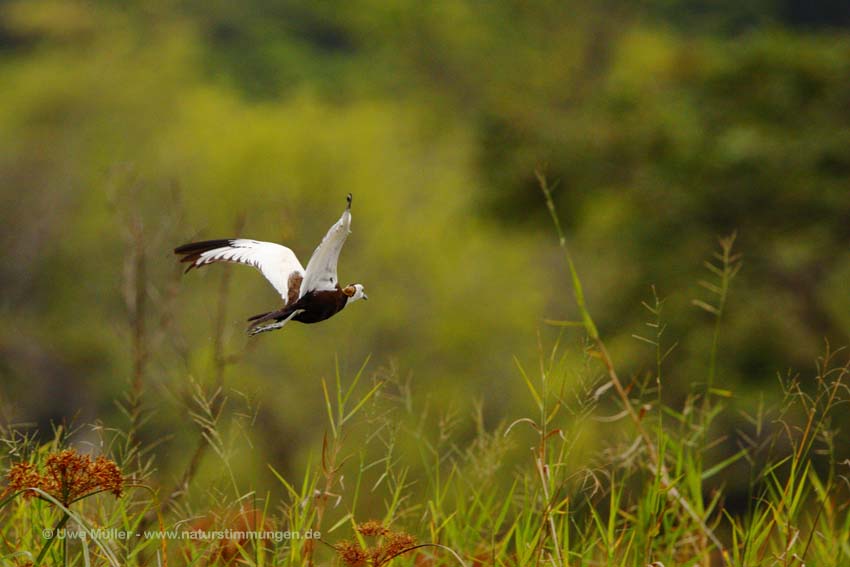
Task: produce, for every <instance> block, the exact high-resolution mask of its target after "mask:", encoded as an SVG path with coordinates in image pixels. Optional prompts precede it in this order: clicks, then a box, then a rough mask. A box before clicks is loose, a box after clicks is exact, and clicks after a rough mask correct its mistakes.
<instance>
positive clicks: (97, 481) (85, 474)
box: [8, 449, 124, 506]
mask: <svg viewBox="0 0 850 567" xmlns="http://www.w3.org/2000/svg"><path fill="white" fill-rule="evenodd" d="M8 479H9V490H26V492H25V495H26V496H30V497H31V496H38V493H37V492H35V491H34V490H27V489H32V488H38V489H41V490H43V491H44V492H46V493H48V494H50V495H51V496H52V497H54V498H55V499H57V500H59V501H60V502H61V503H62V505H64V506H68V505H69V504H71V503H72V502H74V501H76V500H79V499H80V498H82V497H84V496H87V495H89V494H92V493H94V492H101V491H109V492H111V493H112V494H114V495H115V496H121V491H122V489H123V487H124V478H123V477H122V476H121V470H120V469H119V468H118V465H116V464H115V461H112V460H110V459H107V458H106V457H104V456H102V455H101V456H99V457H98V458H97V459H94V460H92V458H91V457H90V456H89V455H81V454H80V453H78V452H77V451H76V450H74V449H65V450H64V451H60V452H59V453H51V454H50V455H48V457H47V459H46V460H45V463H44V468H43V470H41V471H39V470H38V468H37V467H36V466H35V465H33V464H31V463H16V464H14V465H12V468H11V469H10V470H9V475H8Z"/></svg>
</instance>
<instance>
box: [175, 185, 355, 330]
mask: <svg viewBox="0 0 850 567" xmlns="http://www.w3.org/2000/svg"><path fill="white" fill-rule="evenodd" d="M347 200H348V205H347V206H346V207H345V211H343V213H342V216H341V217H340V218H339V220H338V221H337V222H336V224H334V225H333V226H332V227H331V228H330V230H328V233H327V234H326V235H325V237H324V238H323V239H322V241H321V242H320V243H319V246H317V247H316V251H315V252H313V255H312V256H311V257H310V261H309V262H307V268H306V269H305V268H303V267H302V266H301V262H299V261H298V258H297V257H296V256H295V253H294V252H293V251H292V250H290V249H289V248H287V247H286V246H281V245H280V244H275V243H273V242H260V241H259V240H249V239H247V238H231V239H221V240H204V241H202V242H192V243H189V244H184V245H183V246H179V247H177V248H175V249H174V253H175V254H177V255H178V256H181V258H180V261H181V262H187V263H188V264H189V267H187V268H186V272H188V271H189V270H191V269H192V268H200V267H201V266H205V265H207V264H212V263H214V262H231V263H236V264H247V265H249V266H254V267H255V268H257V269H258V270H260V273H262V274H263V276H265V278H266V279H267V280H268V281H269V283H271V284H272V286H274V288H275V289H276V290H277V292H278V293H279V294H280V296H281V297H282V298H283V307H282V308H281V309H278V310H277V311H271V312H269V313H261V314H260V315H255V316H253V317H251V318H250V319H248V321H250V322H251V325H250V326H249V327H248V334H249V335H257V334H259V333H264V332H266V331H274V330H275V329H280V328H281V327H283V326H284V325H286V324H287V323H288V322H289V321H298V322H300V323H318V322H319V321H324V320H325V319H328V318H329V317H333V316H334V315H336V314H337V313H339V312H340V311H342V310H343V308H345V306H346V305H348V304H349V303H354V302H355V301H357V300H360V299H369V298H368V297H367V296H366V293H365V292H364V291H363V286H362V285H361V284H351V285H347V286H345V287H340V285H339V278H337V275H336V265H337V261H338V260H339V253H340V251H341V250H342V245H343V244H345V239H346V238H348V234H349V233H350V232H351V228H350V227H351V194H350V193H349V194H348V199H347Z"/></svg>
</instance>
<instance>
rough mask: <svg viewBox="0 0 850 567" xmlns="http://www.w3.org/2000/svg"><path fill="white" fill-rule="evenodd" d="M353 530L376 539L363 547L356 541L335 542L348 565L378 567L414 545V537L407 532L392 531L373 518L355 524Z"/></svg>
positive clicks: (343, 560)
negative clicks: (371, 543) (368, 545)
mask: <svg viewBox="0 0 850 567" xmlns="http://www.w3.org/2000/svg"><path fill="white" fill-rule="evenodd" d="M355 530H357V533H359V534H360V535H362V536H364V537H371V538H375V539H376V541H375V543H374V544H373V545H372V546H371V547H367V548H365V549H364V548H363V547H361V546H360V544H358V543H356V542H350V541H343V542H340V543H339V544H337V546H336V551H337V553H338V554H339V556H340V558H341V559H342V562H343V563H344V564H345V565H348V567H366V566H367V565H368V566H371V567H380V566H381V565H386V564H387V563H389V562H390V561H391V560H392V559H394V558H395V557H397V556H398V555H401V554H402V553H404V552H405V551H408V550H410V549H411V548H412V547H414V546H415V545H416V538H415V537H413V536H412V535H410V534H409V533H407V532H403V531H393V530H391V529H390V528H388V527H386V526H384V525H383V524H382V523H380V522H377V521H375V520H370V521H368V522H364V523H362V524H357V525H356V526H355Z"/></svg>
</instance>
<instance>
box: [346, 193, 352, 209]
mask: <svg viewBox="0 0 850 567" xmlns="http://www.w3.org/2000/svg"><path fill="white" fill-rule="evenodd" d="M345 200H346V201H347V202H348V206H346V207H345V208H346V209H350V208H351V193H349V194H348V197H346V198H345Z"/></svg>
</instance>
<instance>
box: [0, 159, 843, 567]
mask: <svg viewBox="0 0 850 567" xmlns="http://www.w3.org/2000/svg"><path fill="white" fill-rule="evenodd" d="M539 181H540V186H541V189H542V191H543V195H544V198H545V201H546V204H547V206H548V208H549V211H550V213H551V215H552V220H553V223H554V226H555V230H556V233H557V237H558V244H559V246H560V248H561V251H562V253H563V257H564V262H565V265H566V268H567V270H568V273H569V276H570V284H571V287H572V290H573V299H574V303H575V306H576V308H577V310H578V314H579V317H578V320H576V321H547V323H548V324H549V325H552V326H555V327H557V328H558V329H559V335H558V337H557V339H555V340H554V341H553V342H551V343H547V342H546V341H545V340H544V339H543V338H542V334H541V335H539V336H538V337H537V338H536V340H537V344H538V357H537V360H536V361H533V362H529V361H523V360H519V359H517V360H515V364H516V375H517V380H520V381H522V382H523V383H524V384H525V387H526V390H527V393H528V394H527V399H526V400H518V401H517V403H516V404H515V406H514V408H515V411H516V414H515V415H510V416H505V419H504V421H503V422H502V423H500V424H499V425H498V426H495V427H493V426H490V427H487V426H486V425H485V422H486V420H485V419H484V417H483V411H482V409H481V407H480V405H475V404H472V403H469V404H465V403H464V402H460V404H459V406H460V408H461V410H460V411H457V412H449V413H445V414H434V413H433V412H432V411H431V409H430V408H429V407H428V405H427V403H423V402H422V401H420V400H418V399H416V397H415V396H414V395H413V394H412V393H411V388H410V387H409V384H408V383H407V382H405V381H403V380H400V379H399V378H398V373H397V372H396V371H395V370H394V369H393V368H389V369H387V368H381V369H378V370H370V367H371V363H370V361H369V360H368V359H367V360H365V361H363V362H362V364H361V365H360V367H359V369H358V370H357V371H356V372H355V373H353V375H351V376H346V375H344V373H343V372H342V371H341V370H340V365H339V364H337V365H336V372H335V375H334V376H333V377H332V379H331V380H327V379H325V378H321V377H320V379H319V380H317V382H316V383H317V387H316V395H317V397H320V399H321V400H322V401H323V405H324V408H325V412H326V415H327V420H326V424H327V425H326V431H325V434H324V437H323V442H322V445H321V446H320V447H316V448H315V450H314V452H313V455H314V457H313V459H312V460H311V462H310V463H309V464H308V465H307V466H306V467H305V468H304V470H303V471H301V474H300V475H296V476H295V477H290V476H287V474H285V473H284V472H281V471H278V470H277V469H275V467H273V466H272V465H269V470H270V472H271V473H272V474H273V475H274V478H276V479H277V482H278V483H279V488H278V490H276V491H273V492H271V493H268V494H257V493H256V492H255V491H254V488H253V487H252V486H251V485H250V484H246V483H245V482H244V481H243V480H242V479H240V478H238V475H237V474H236V473H235V472H234V467H233V464H234V459H237V458H238V456H237V454H238V452H237V451H234V450H233V447H234V445H235V444H239V443H241V441H240V439H241V438H237V437H234V436H235V435H237V434H236V433H234V430H233V428H231V427H227V426H225V421H226V420H230V421H233V420H240V423H242V426H243V429H245V430H247V431H248V434H249V436H250V431H251V424H252V423H253V421H252V419H251V418H250V417H248V418H246V414H245V413H244V412H236V411H234V410H231V409H229V407H228V395H227V394H228V393H229V392H231V391H232V390H230V389H228V388H227V380H226V376H225V369H226V368H227V367H228V366H229V365H231V364H238V360H235V359H233V360H232V359H231V358H229V357H227V356H226V355H225V351H224V345H223V343H222V341H221V340H217V341H216V343H215V344H216V346H215V348H214V357H215V362H216V364H213V366H212V367H213V371H214V373H215V376H213V379H212V380H211V381H209V382H207V385H206V386H205V385H202V384H200V383H198V382H192V385H191V388H190V393H189V396H188V399H187V401H186V404H187V415H188V416H189V417H187V425H193V426H194V427H195V428H197V429H198V431H199V441H198V444H197V446H196V449H195V451H194V452H190V453H189V454H188V455H187V458H186V468H185V472H184V473H183V475H182V476H181V477H180V479H179V481H178V486H177V487H176V488H174V489H165V488H163V486H164V484H167V483H166V482H165V480H164V479H161V478H158V477H157V475H156V474H154V473H153V465H152V464H151V462H150V461H149V460H145V459H143V458H141V457H140V455H155V454H156V450H155V447H151V448H145V447H138V448H137V447H135V444H136V443H138V442H139V441H138V440H139V439H141V437H140V436H139V435H138V430H139V429H142V428H144V426H145V421H144V420H143V419H140V417H139V416H140V415H141V413H140V409H139V408H140V407H141V406H140V403H141V402H140V400H141V399H142V394H144V393H145V392H144V376H145V373H146V372H149V370H147V369H146V367H145V363H144V358H140V357H141V356H142V354H141V353H145V352H146V350H145V349H146V348H147V347H146V346H145V345H146V341H147V340H148V339H147V338H146V336H145V333H144V332H136V333H133V334H132V335H131V336H132V341H133V352H134V353H135V355H134V356H135V359H136V360H137V363H136V365H135V367H134V368H135V370H134V376H133V379H132V381H131V386H130V398H129V399H130V404H129V407H130V409H131V411H129V412H128V415H129V416H130V425H129V431H122V430H118V429H115V428H107V427H104V426H103V425H101V424H97V425H95V426H92V427H90V428H83V429H82V430H74V431H68V430H67V429H65V428H58V429H57V430H56V433H55V435H54V436H53V438H52V439H51V440H50V441H48V442H45V443H40V442H38V441H37V440H36V436H34V435H32V434H31V432H28V431H27V430H26V429H25V428H22V427H20V426H12V425H9V424H6V425H4V426H3V428H2V431H0V434H2V435H0V436H2V441H3V452H2V461H0V463H2V471H3V472H4V473H5V472H6V471H9V470H10V468H11V467H12V466H13V465H14V464H16V463H21V462H26V463H31V465H32V466H33V467H35V468H38V467H39V466H42V465H43V463H44V462H45V461H46V459H48V458H49V455H52V454H56V453H57V452H58V451H60V450H61V449H63V448H65V447H69V446H76V447H77V448H78V449H79V450H80V451H87V452H93V453H98V454H106V455H109V456H111V457H112V458H113V459H114V460H115V461H116V464H117V465H118V466H119V467H120V468H121V469H122V471H123V473H124V475H125V484H126V489H125V491H124V492H123V494H122V495H121V496H120V497H118V498H116V497H114V496H111V495H108V494H103V493H93V494H92V495H91V496H90V497H86V498H83V499H81V500H79V501H75V502H73V503H72V504H70V505H65V504H63V503H62V502H59V501H56V498H55V496H54V495H52V494H50V493H48V492H45V491H44V490H42V489H40V488H39V489H38V491H33V490H29V491H28V490H27V487H23V488H21V487H18V488H17V489H16V488H13V487H11V486H10V487H9V488H7V489H6V490H5V491H4V492H3V494H2V496H0V563H2V564H3V565H6V564H8V565H31V564H42V565H80V566H90V565H104V566H106V565H110V566H112V565H123V566H135V565H146V566H147V565H168V564H171V565H198V566H200V565H236V564H240V565H248V566H256V567H263V566H267V565H268V566H271V565H363V566H365V565H386V564H390V563H392V564H397V565H416V566H430V565H434V566H436V565H466V566H473V565H475V566H482V565H499V566H525V565H555V566H558V567H561V566H584V565H587V566H591V565H593V566H597V565H605V566H609V567H625V566H636V567H637V566H641V567H645V566H656V567H657V566H665V567H669V566H674V565H676V566H692V565H704V566H725V565H729V566H732V565H734V566H742V567H743V566H747V567H749V566H755V567H758V566H768V565H771V566H772V565H781V566H783V567H791V566H803V565H818V566H820V565H824V566H836V567H838V566H841V565H848V564H850V511H849V510H848V508H850V491H848V481H847V476H846V475H847V467H848V464H847V463H848V461H846V460H844V459H846V447H845V446H844V445H846V443H844V442H843V438H842V437H841V436H840V433H839V432H838V431H837V430H836V429H835V425H834V423H835V422H834V416H835V415H836V413H837V412H839V411H841V409H842V407H843V406H844V405H846V403H847V402H848V401H850V390H848V386H847V381H848V373H850V366H848V364H850V363H848V362H847V357H846V355H845V354H844V353H843V352H842V351H840V350H833V349H832V348H830V347H829V345H827V346H826V348H825V351H824V353H823V354H822V356H821V357H820V358H818V361H817V366H816V372H815V373H814V375H813V376H812V377H811V378H809V379H803V378H800V377H798V376H793V375H792V376H786V377H783V378H782V379H780V380H779V381H778V382H777V386H776V387H777V388H779V389H781V392H782V401H781V403H780V404H778V405H776V406H775V407H767V406H766V405H765V404H764V403H763V402H761V403H759V404H758V405H757V406H756V407H751V408H745V409H744V410H743V411H742V412H741V418H742V419H743V420H744V425H743V426H742V427H741V428H740V429H739V431H738V433H737V435H736V439H734V443H732V442H731V441H730V440H729V439H725V438H721V437H717V436H715V434H714V433H713V428H712V423H714V422H715V421H716V420H718V419H721V418H723V417H726V416H727V415H728V414H729V412H731V411H732V410H731V409H730V408H729V407H728V401H729V398H730V396H731V395H732V393H731V392H729V391H728V390H726V389H724V388H723V387H722V379H723V377H722V374H720V373H718V370H717V369H718V365H717V363H716V359H717V356H718V352H721V350H722V348H723V337H722V328H723V327H722V322H723V317H724V314H725V311H726V310H727V308H728V305H729V303H728V297H729V294H730V293H734V285H733V284H734V278H735V275H736V274H737V273H738V271H739V269H740V267H741V261H740V257H739V256H738V254H737V252H735V250H734V241H735V239H734V236H731V237H728V238H724V239H721V241H720V248H719V251H718V252H717V255H716V256H715V257H714V258H713V259H711V260H709V261H708V262H707V263H706V268H707V270H708V271H709V273H710V278H709V279H707V280H706V281H704V282H701V285H702V287H703V288H705V289H706V290H707V292H708V293H709V294H710V295H709V298H708V299H698V300H695V301H694V304H695V305H696V306H697V307H699V308H700V309H702V310H704V311H706V312H707V313H708V314H709V316H711V317H714V318H715V323H716V324H715V328H714V332H713V337H712V343H711V348H710V351H709V352H708V353H706V356H707V358H708V360H707V365H706V368H707V369H708V370H707V375H706V376H705V377H704V379H703V380H701V381H698V384H697V385H696V386H695V387H694V390H693V392H692V394H691V395H690V396H688V397H687V398H686V399H685V400H684V401H682V402H680V403H679V405H677V406H673V405H671V404H670V403H667V402H666V400H665V396H664V395H663V388H664V382H665V376H666V375H667V374H666V365H667V364H669V362H668V360H669V355H670V354H671V352H673V350H674V349H675V348H676V342H675V340H674V339H673V338H671V337H669V336H668V335H667V332H666V331H667V327H666V324H665V308H666V306H665V303H664V300H663V299H662V298H660V297H659V295H658V294H657V292H656V290H655V288H652V290H651V297H650V299H649V300H647V301H646V302H645V303H644V307H645V308H646V310H647V315H648V320H647V322H646V332H643V333H635V335H634V338H635V340H636V341H639V342H640V343H641V344H645V345H646V346H647V348H650V349H651V350H652V354H653V357H654V360H655V366H654V368H653V370H652V372H651V373H650V374H649V375H648V376H646V377H645V378H644V379H643V380H626V379H623V378H622V377H621V375H620V374H619V373H618V371H617V365H616V363H615V360H614V358H613V356H612V355H611V353H610V352H609V350H608V348H607V346H606V343H605V340H604V337H603V336H602V335H601V333H600V332H599V329H598V327H597V325H596V324H595V322H594V319H593V316H592V313H591V310H590V307H589V306H588V305H587V302H586V299H585V295H584V292H583V287H582V281H581V279H580V277H579V272H578V268H577V266H576V265H575V262H574V260H573V257H572V255H571V254H570V250H569V248H568V246H567V240H566V236H565V234H564V232H563V230H562V229H561V226H560V222H559V217H558V214H557V210H556V207H555V204H554V200H553V198H552V188H551V187H550V186H549V184H548V183H547V181H546V179H545V177H544V176H543V175H542V174H541V175H539ZM131 241H132V239H131ZM140 261H141V260H139V258H136V262H140ZM140 266H141V265H140V264H136V269H135V271H134V272H133V273H134V274H135V276H136V277H135V278H132V279H131V280H130V281H131V282H136V283H135V284H134V285H136V286H144V285H146V284H145V282H144V281H143V279H144V278H143V274H141V272H140V269H141V267H140ZM140 278H141V279H140ZM227 285H228V284H227V280H223V281H222V285H221V288H220V292H219V303H218V310H219V317H218V318H217V320H218V321H222V320H223V315H222V313H223V312H224V311H225V310H226V297H227ZM128 289H130V290H131V291H134V293H131V294H129V297H136V296H137V295H138V294H137V293H135V291H136V290H137V288H134V287H132V286H130V287H129V288H128ZM135 305H137V308H141V307H142V304H141V303H139V302H136V303H135ZM130 312H131V315H132V314H133V313H134V312H133V311H132V310H131V311H130ZM136 320H137V317H136V316H135V315H134V316H131V318H130V322H131V325H132V324H134V323H133V321H136ZM218 332H219V333H221V330H220V329H219V331H218ZM532 340H533V339H532ZM144 356H147V354H145V355H144ZM148 395H150V393H148ZM464 407H466V408H467V409H468V411H464V410H463V408H464ZM522 408H525V409H522ZM228 412H230V413H228ZM467 416H469V417H467ZM465 424H471V426H472V428H473V429H474V433H473V434H472V435H469V434H466V433H464V432H463V431H462V429H463V427H462V426H464V425H465ZM83 433H85V435H83ZM91 433H94V436H92V435H91ZM84 438H85V439H88V441H86V442H85V443H82V442H81V440H83V439H84ZM92 438H94V439H97V441H96V442H94V443H92V442H91V439H92ZM721 445H722V447H723V450H720V449H721ZM730 445H733V446H735V447H736V448H735V449H732V450H729V449H728V446H730ZM128 447H129V449H128ZM243 449H244V447H243ZM203 459H215V461H216V463H217V465H218V466H219V468H220V469H221V471H222V472H221V476H222V477H223V482H222V483H221V484H220V485H219V486H216V487H213V488H208V487H205V486H200V483H201V481H200V480H199V479H198V475H197V474H196V472H197V470H198V467H199V466H200V461H201V460H203ZM732 469H734V470H736V471H746V474H747V482H746V487H747V494H746V496H745V497H744V501H743V504H741V503H740V500H741V496H740V495H738V496H736V497H735V498H737V500H738V501H739V502H738V503H737V504H736V505H735V506H731V505H730V499H731V498H732V495H730V494H728V493H727V491H726V489H725V487H724V485H723V484H719V483H718V482H717V480H718V479H719V478H720V477H721V476H722V475H723V474H726V473H728V471H730V470H732ZM189 491H192V492H193V493H194V494H195V496H196V498H194V499H193V500H192V501H191V502H190V501H189V500H187V499H185V498H184V497H183V496H184V494H185V493H187V492H189ZM198 495H200V497H198ZM367 520H372V521H370V522H367ZM60 523H61V524H62V525H64V527H66V528H68V529H75V530H78V531H80V532H82V533H84V534H89V535H90V536H93V535H94V533H95V532H94V530H95V529H96V528H116V529H121V530H126V531H127V532H129V533H133V534H135V533H143V532H144V530H146V529H150V528H160V527H161V528H162V529H166V530H169V529H175V530H178V531H184V530H200V531H210V530H214V529H224V528H232V529H237V528H238V529H242V530H256V531H275V532H280V531H283V530H286V531H289V532H291V534H300V535H301V536H302V537H300V538H299V537H293V538H292V539H284V540H280V541H277V540H274V539H266V540H263V541H251V540H248V539H245V538H232V539H230V540H228V541H204V540H191V541H187V540H178V539H174V538H171V539H156V538H150V537H147V538H146V537H130V538H128V539H126V540H119V539H114V538H113V539H101V540H95V539H93V537H88V538H87V539H84V540H70V539H65V540H64V541H63V542H62V545H51V542H52V540H51V539H50V538H45V537H44V536H43V535H42V530H45V529H53V528H54V527H56V526H57V525H59V524H60ZM307 535H310V536H311V537H306V536H307Z"/></svg>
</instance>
